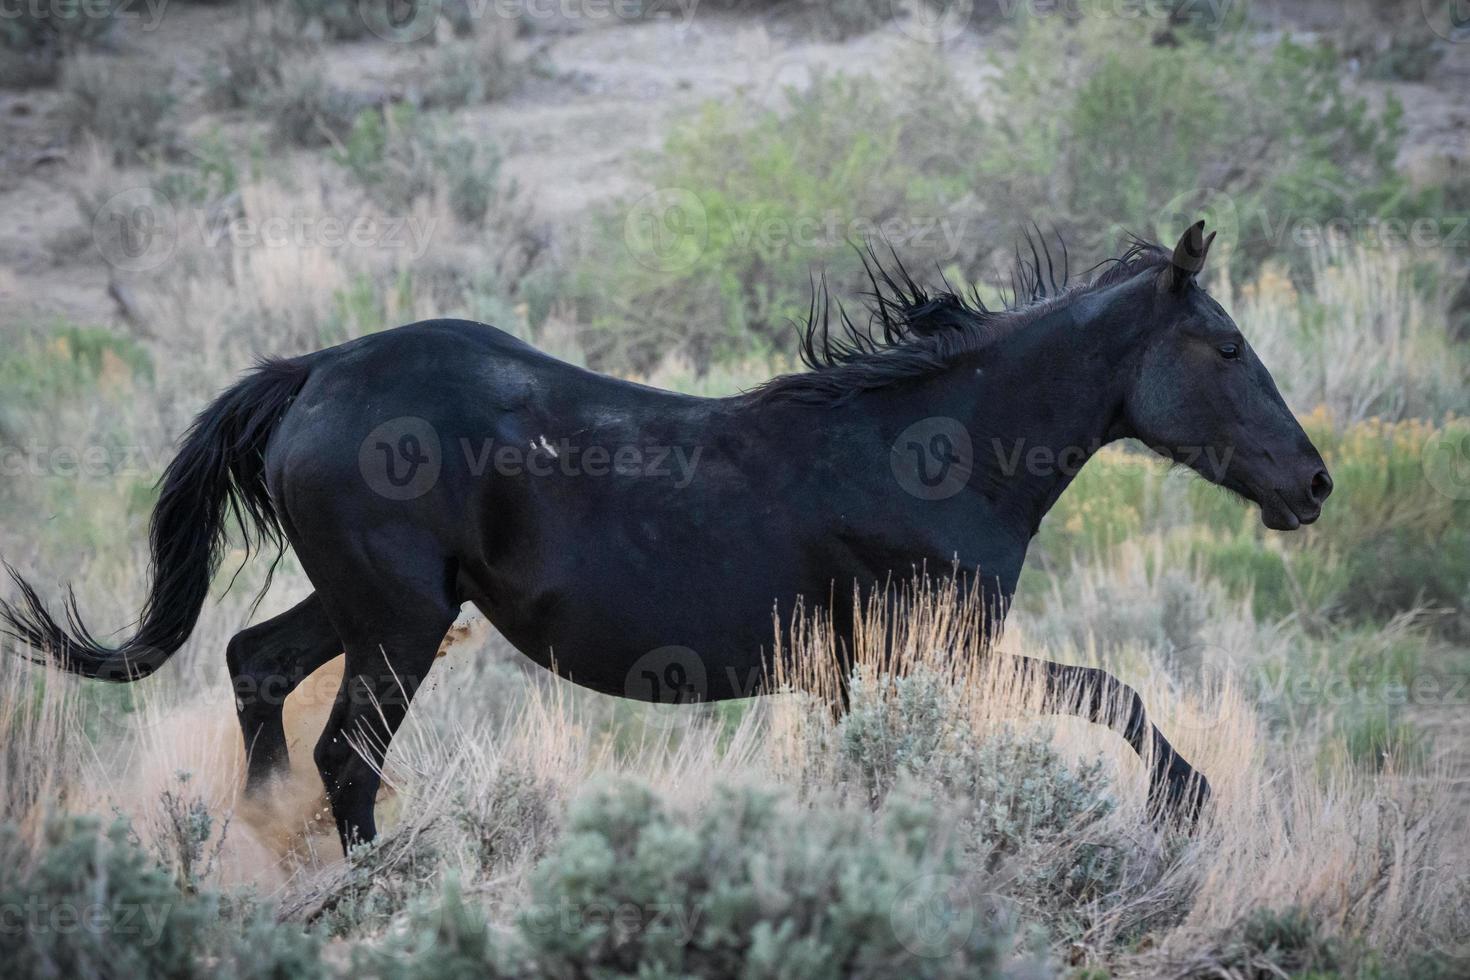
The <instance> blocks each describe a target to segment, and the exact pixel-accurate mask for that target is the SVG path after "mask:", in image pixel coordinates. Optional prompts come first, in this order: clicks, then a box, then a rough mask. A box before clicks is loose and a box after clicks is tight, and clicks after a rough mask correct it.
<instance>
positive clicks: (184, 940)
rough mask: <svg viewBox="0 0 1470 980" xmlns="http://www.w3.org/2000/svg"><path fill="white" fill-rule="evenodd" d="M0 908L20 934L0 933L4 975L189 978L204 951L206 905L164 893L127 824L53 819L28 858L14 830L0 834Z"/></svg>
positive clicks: (168, 884)
mask: <svg viewBox="0 0 1470 980" xmlns="http://www.w3.org/2000/svg"><path fill="white" fill-rule="evenodd" d="M0 906H3V907H4V908H6V909H10V910H23V914H24V915H25V916H28V917H29V918H28V919H27V921H25V922H24V923H23V925H22V927H19V928H18V927H17V924H16V923H15V922H11V921H7V923H6V925H5V928H3V929H0V960H3V961H4V962H5V964H6V971H7V973H8V974H9V975H11V976H18V977H21V976H34V977H40V976H66V977H78V978H83V980H87V978H103V977H145V976H156V977H181V978H187V977H193V976H196V975H197V976H202V975H203V971H202V969H200V968H199V966H198V963H197V960H196V957H198V956H199V954H200V952H201V950H203V949H204V948H205V942H206V939H207V937H208V931H209V929H210V926H211V923H212V920H213V917H214V914H215V913H214V905H213V903H212V901H210V900H207V899H205V898H201V897H197V896H189V895H185V894H183V893H181V892H179V891H178V890H177V889H175V888H174V885H173V882H172V881H171V880H170V878H169V875H168V874H167V873H166V872H165V871H164V870H163V869H161V868H159V867H158V866H157V865H156V864H154V863H153V861H152V860H151V859H150V858H149V857H148V855H147V854H146V853H145V852H144V851H143V850H142V849H141V848H140V847H138V845H137V844H136V843H135V842H134V841H133V840H132V838H131V835H130V832H129V830H128V828H127V825H126V824H125V823H123V822H117V823H114V824H113V825H112V826H111V827H109V828H108V829H106V830H103V829H102V827H101V825H100V824H99V822H98V821H96V820H95V819H91V818H80V817H79V818H64V819H63V818H58V819H56V820H54V821H53V822H52V823H51V824H50V825H49V826H48V828H47V830H46V837H45V840H44V843H43V846H42V847H41V849H40V852H39V853H38V854H35V855H34V856H33V855H32V854H30V853H29V848H28V847H26V846H25V845H24V844H23V843H22V842H21V840H20V838H19V837H18V835H17V833H16V830H15V828H14V827H12V826H10V825H6V826H4V827H0Z"/></svg>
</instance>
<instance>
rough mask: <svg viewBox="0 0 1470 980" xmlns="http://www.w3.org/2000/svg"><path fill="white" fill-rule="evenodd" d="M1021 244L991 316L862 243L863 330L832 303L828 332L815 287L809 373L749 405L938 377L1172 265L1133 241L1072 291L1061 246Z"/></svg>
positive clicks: (806, 332) (975, 295) (807, 345)
mask: <svg viewBox="0 0 1470 980" xmlns="http://www.w3.org/2000/svg"><path fill="white" fill-rule="evenodd" d="M1059 242H1060V239H1059ZM1026 244H1027V247H1028V249H1029V251H1030V253H1031V255H1030V257H1029V258H1028V257H1026V256H1024V255H1022V254H1021V252H1020V250H1019V249H1018V250H1017V252H1016V264H1015V267H1014V269H1013V271H1012V273H1011V289H1010V295H1009V296H1008V297H1006V298H1005V299H1004V304H1003V305H1002V306H1001V307H1000V308H998V309H992V308H990V307H988V306H986V305H985V302H984V301H983V300H982V299H981V298H980V294H979V291H978V290H977V289H975V288H974V287H971V288H970V290H969V291H968V292H967V293H965V292H957V291H956V290H954V289H953V288H952V287H951V286H950V284H949V283H948V282H947V281H946V282H945V283H944V288H943V289H941V290H938V291H935V292H931V291H930V290H928V289H926V288H925V287H924V286H923V285H922V284H920V283H919V282H918V281H916V280H915V279H914V277H913V276H912V275H910V274H909V271H908V269H906V268H905V267H904V265H903V262H902V261H901V260H900V259H899V258H898V255H897V253H895V252H892V250H890V261H888V262H887V263H885V262H884V261H883V260H882V259H880V258H879V257H878V255H877V253H876V252H875V251H874V250H873V248H872V246H871V245H869V246H868V247H867V248H866V249H865V250H864V251H863V252H862V253H861V258H862V262H863V270H864V271H865V272H866V273H867V276H868V281H869V282H870V283H871V284H872V289H871V291H869V292H868V293H866V294H864V299H865V300H866V304H865V305H866V308H867V317H866V321H867V322H866V323H865V324H864V325H861V326H860V325H859V324H858V323H856V322H854V320H853V319H852V317H850V316H848V314H847V312H846V311H845V310H844V309H842V307H841V305H840V304H839V305H838V307H837V327H836V328H835V329H834V328H833V326H832V306H833V302H832V298H831V296H830V294H829V292H828V289H827V283H826V280H825V279H823V280H822V281H821V282H820V283H813V286H812V300H811V307H810V309H809V310H808V312H807V318H806V322H805V323H804V324H801V325H800V326H799V329H800V331H801V338H800V354H801V360H802V363H803V364H805V365H806V366H807V367H808V368H810V370H809V371H806V372H803V373H799V374H788V375H782V376H781V377H777V378H772V379H771V380H770V381H767V382H766V383H764V384H762V385H760V386H758V387H757V388H755V389H753V390H751V391H750V392H749V393H748V397H750V398H753V399H755V400H758V401H799V402H807V403H813V404H835V403H838V402H841V401H843V400H844V399H846V398H848V397H850V396H852V395H854V394H857V393H858V392H861V391H867V390H871V389H873V388H881V387H884V386H886V385H889V384H893V383H896V382H899V381H904V380H907V379H910V378H914V377H918V376H921V375H924V374H928V373H930V372H932V371H935V370H938V369H940V368H942V367H944V366H946V365H947V364H949V363H950V362H951V361H952V359H953V358H954V357H956V356H957V355H959V354H963V353H967V352H970V351H976V350H980V349H982V348H984V347H987V346H989V345H990V344H992V343H995V342H996V341H997V340H1000V339H1002V338H1004V337H1007V336H1009V335H1011V334H1012V333H1014V332H1015V331H1017V330H1019V329H1020V328H1022V327H1024V326H1026V325H1027V324H1029V323H1033V322H1035V321H1036V320H1038V319H1040V318H1041V317H1042V316H1044V315H1046V314H1047V313H1050V312H1052V311H1053V310H1055V309H1058V308H1060V307H1063V306H1065V305H1067V304H1068V303H1070V302H1071V301H1072V300H1074V299H1075V298H1077V297H1078V296H1080V295H1083V294H1086V293H1090V292H1093V291H1096V290H1099V289H1105V288H1107V287H1108V286H1111V285H1114V284H1115V283H1119V282H1122V281H1124V280H1126V279H1129V278H1132V277H1133V276H1135V275H1137V274H1138V273H1140V272H1142V271H1144V270H1146V269H1157V268H1163V267H1166V266H1168V264H1169V251H1168V250H1167V249H1165V248H1164V247H1163V246H1161V245H1159V244H1157V243H1155V242H1150V241H1145V240H1144V239H1141V238H1130V239H1129V240H1128V248H1127V249H1126V250H1125V251H1124V252H1123V254H1121V255H1119V256H1117V257H1115V258H1112V259H1107V260H1105V261H1103V262H1101V263H1099V264H1098V265H1096V266H1094V267H1093V268H1092V269H1090V270H1088V272H1087V273H1085V274H1084V276H1083V278H1082V279H1081V280H1079V281H1077V282H1075V283H1074V282H1071V281H1070V277H1069V271H1070V270H1069V267H1068V260H1067V250H1066V245H1065V243H1061V256H1060V259H1059V260H1054V259H1053V256H1052V253H1051V250H1050V248H1049V247H1048V246H1047V244H1046V241H1045V240H1044V239H1043V238H1041V236H1040V235H1036V236H1034V237H1033V236H1032V235H1027V236H1026ZM1058 265H1060V269H1059V268H1058Z"/></svg>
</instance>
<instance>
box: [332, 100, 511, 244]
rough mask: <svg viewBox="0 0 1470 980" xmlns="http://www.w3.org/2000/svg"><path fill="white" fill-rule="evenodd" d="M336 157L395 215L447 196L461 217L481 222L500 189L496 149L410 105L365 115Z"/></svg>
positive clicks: (355, 123) (447, 199)
mask: <svg viewBox="0 0 1470 980" xmlns="http://www.w3.org/2000/svg"><path fill="white" fill-rule="evenodd" d="M335 156H336V159H337V162H338V163H340V164H341V165H342V166H344V167H346V168H347V170H348V171H349V172H351V173H352V175H353V176H354V177H356V178H357V180H358V181H359V182H360V183H361V184H362V186H363V187H364V188H365V189H366V190H367V191H368V193H369V194H370V195H371V197H372V199H373V201H374V202H375V203H376V204H378V205H379V206H380V207H381V208H382V209H383V210H385V211H387V212H389V213H394V212H397V213H402V212H403V211H406V210H407V209H408V208H409V207H411V206H412V205H413V203H414V202H415V201H416V200H418V199H420V198H424V197H431V196H433V195H435V194H442V195H444V197H445V200H446V203H447V204H448V207H449V210H450V212H451V213H453V214H454V216H455V217H456V218H458V219H459V220H460V221H462V222H464V223H465V224H467V225H478V224H480V223H481V222H483V221H484V220H485V216H486V214H487V213H488V212H489V210H490V207H491V205H492V204H493V203H494V202H495V200H496V198H497V196H498V194H499V192H500V157H499V155H498V153H496V152H495V151H494V148H493V147H491V146H486V145H483V144H480V143H478V142H476V141H474V140H471V139H469V138H467V137H464V136H461V135H457V134H455V133H453V132H451V131H450V129H449V127H448V125H447V124H446V123H445V122H444V121H443V120H441V119H438V118H436V117H432V116H429V115H425V114H423V113H420V112H419V111H418V110H416V109H414V108H413V107H412V106H410V105H397V106H391V107H388V108H384V109H369V110H367V111H366V112H363V113H361V114H360V115H359V116H358V117H357V118H356V120H355V121H354V122H353V124H352V128H351V130H350V131H349V132H348V133H347V136H346V138H345V140H344V142H343V144H342V147H341V149H339V150H338V151H336V153H335Z"/></svg>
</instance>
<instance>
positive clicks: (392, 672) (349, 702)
mask: <svg viewBox="0 0 1470 980" xmlns="http://www.w3.org/2000/svg"><path fill="white" fill-rule="evenodd" d="M405 551H406V552H407V553H408V554H412V551H411V550H408V549H405ZM405 564H408V565H411V566H414V567H411V568H406V567H404V565H405ZM434 564H435V563H433V562H426V561H423V560H421V559H414V558H410V559H408V560H407V562H404V561H403V560H402V559H400V562H399V567H398V568H397V569H395V573H396V574H395V575H394V578H393V580H391V581H389V580H385V579H384V578H383V575H384V571H385V569H384V566H383V565H381V564H375V565H374V566H372V567H373V574H372V575H363V576H360V577H359V578H358V579H357V580H356V582H355V585H356V588H355V589H353V590H352V591H351V592H347V593H345V594H344V595H343V598H344V602H343V603H342V604H341V606H340V608H339V606H338V605H336V604H332V616H333V621H334V622H336V623H338V624H339V627H340V632H341V635H342V639H343V641H344V643H345V646H346V648H347V669H346V671H345V672H344V673H343V675H342V686H341V688H340V689H339V690H338V692H337V702H336V704H335V705H334V706H333V708H332V716H331V718H330V719H329V720H328V721H327V726H326V728H325V729H324V730H323V731H322V735H321V739H320V741H318V742H317V746H316V764H317V769H318V771H319V772H320V773H321V777H322V783H323V784H324V785H325V787H326V790H327V798H328V799H329V800H330V801H331V805H332V815H333V817H335V818H336V821H337V832H338V833H339V834H340V835H341V838H342V849H343V851H344V852H345V851H346V850H347V849H348V848H349V847H350V846H351V845H352V844H353V843H356V842H358V841H368V840H372V839H373V837H374V836H376V834H377V825H376V823H375V821H374V818H373V803H374V801H375V800H376V798H377V793H378V786H379V784H380V783H381V781H382V780H381V776H380V772H381V769H382V765H383V759H384V757H385V756H386V755H387V753H388V746H389V743H391V742H392V740H393V735H394V733H395V732H397V731H398V726H399V725H400V724H402V722H403V719H404V716H405V715H407V713H408V705H409V702H410V701H411V700H412V699H413V696H414V693H415V692H416V691H417V690H418V688H419V685H420V684H422V683H423V681H424V678H425V677H426V676H427V674H428V672H429V668H430V667H432V666H433V664H434V659H435V656H436V655H437V653H438V652H439V645H440V644H441V643H442V642H443V640H444V636H445V634H446V633H448V632H449V627H450V626H452V625H454V620H455V617H456V616H457V615H458V614H459V606H458V604H457V603H455V602H454V600H453V597H452V596H451V595H450V594H449V588H448V585H447V582H448V581H450V580H451V579H452V576H448V575H445V574H444V572H445V567H446V566H447V563H446V566H441V567H439V568H438V569H437V573H438V574H436V569H434V568H433V567H432V566H433V565H434ZM416 573H418V574H416ZM413 578H417V579H419V581H417V582H415V581H412V579H413ZM333 594H334V595H338V594H339V593H333ZM329 604H331V603H330V601H329Z"/></svg>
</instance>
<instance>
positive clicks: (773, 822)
mask: <svg viewBox="0 0 1470 980" xmlns="http://www.w3.org/2000/svg"><path fill="white" fill-rule="evenodd" d="M964 881H965V879H964V878H963V877H962V872H961V870H960V865H959V863H958V859H957V855H956V854H955V853H954V852H953V850H952V849H951V848H948V847H946V846H945V845H944V844H943V842H942V835H941V833H940V831H939V824H938V823H937V821H936V818H935V814H934V812H933V811H932V810H931V809H930V808H928V807H926V806H921V805H918V804H911V803H903V804H901V805H890V806H889V807H888V808H886V810H885V813H884V815H883V816H882V818H881V819H874V818H871V817H869V816H866V815H865V814H862V813H859V812H854V811H851V810H845V809H835V808H819V809H818V810H817V811H816V812H810V811H807V810H804V809H801V808H798V807H796V806H795V805H794V804H793V803H792V802H791V801H789V800H787V799H784V798H783V797H782V796H781V795H780V794H778V793H773V792H770V791H763V790H756V789H722V790H720V791H719V792H718V793H717V796H716V798H715V799H714V800H713V801H712V803H711V804H710V806H708V807H707V808H706V809H705V810H704V812H703V813H702V814H701V815H700V816H697V817H695V816H689V815H684V814H680V813H677V812H674V811H672V810H671V809H670V808H669V807H667V806H666V805H665V804H664V803H662V802H661V801H660V800H659V799H658V798H657V797H655V796H654V795H653V794H652V793H651V792H649V791H648V790H647V789H644V788H643V787H641V786H637V785H635V784H632V783H627V782H623V783H612V784H604V785H602V786H600V787H597V788H594V789H592V790H590V791H588V792H587V793H586V794H585V795H584V796H583V797H582V798H581V799H580V800H578V801H577V802H576V803H575V804H574V805H573V807H572V810H571V812H570V814H569V817H568V828H567V833H566V835H565V837H564V838H563V839H562V841H561V842H560V844H558V846H557V847H556V848H555V849H554V850H553V851H552V852H551V853H550V854H548V856H547V857H546V859H545V860H544V861H543V862H542V863H541V864H540V865H539V866H538V867H537V869H536V871H535V873H534V875H533V878H532V885H531V906H530V907H529V908H527V909H526V910H525V911H524V912H523V913H522V914H521V916H520V918H519V921H518V928H519V931H520V933H521V935H522V937H523V938H524V940H525V942H526V944H527V946H528V950H529V955H530V957H531V960H532V963H533V964H534V967H533V969H532V970H531V972H534V973H536V974H537V975H542V976H554V977H556V976H562V977H570V976H589V975H591V976H604V977H623V976H626V977H632V976H689V975H692V976H747V977H817V978H820V977H833V978H835V977H845V976H855V975H861V976H911V977H960V976H965V977H979V976H992V975H995V971H996V962H997V953H998V946H997V940H996V937H995V936H993V935H992V934H991V933H990V932H989V930H988V927H986V926H985V925H984V924H983V923H981V922H979V921H978V920H977V917H976V915H975V909H974V907H973V906H972V905H970V904H969V898H968V893H966V892H965V890H964V887H963V883H964ZM916 911H917V912H919V914H921V915H922V914H924V913H926V912H927V913H932V914H934V915H937V916H939V921H938V922H937V923H936V922H935V921H933V920H932V919H931V920H927V921H925V922H924V923H923V926H924V927H926V928H924V930H923V934H922V936H920V935H919V934H918V933H915V932H913V931H911V930H912V927H913V923H912V922H911V921H910V919H909V918H908V917H907V916H908V915H910V914H912V913H914V912H916ZM936 926H937V928H936Z"/></svg>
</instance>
